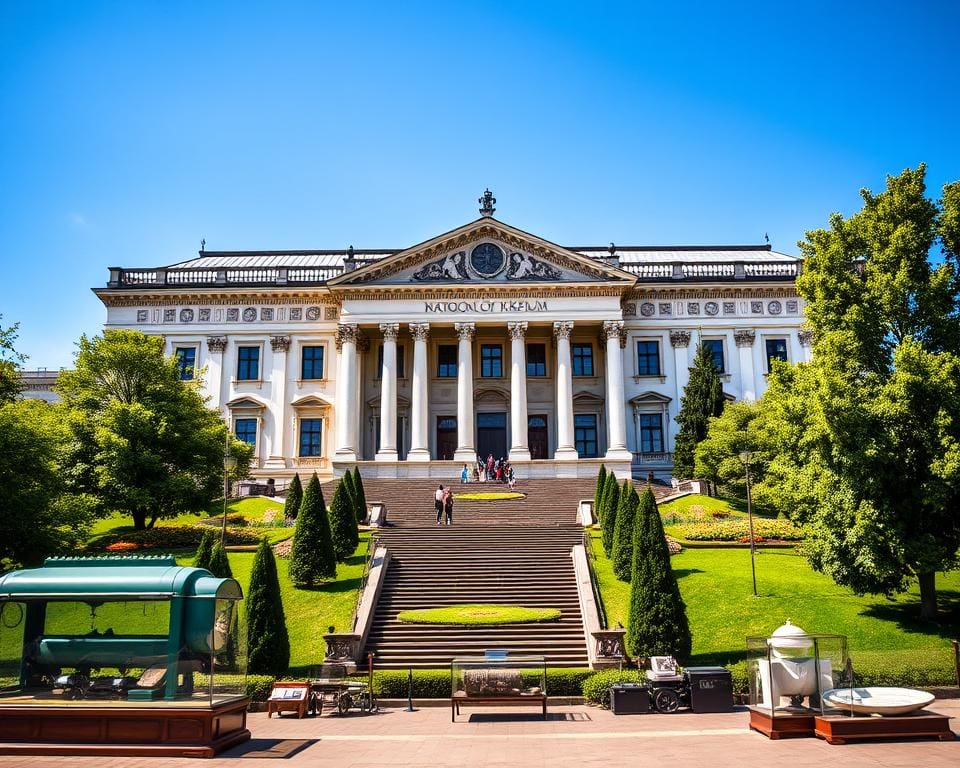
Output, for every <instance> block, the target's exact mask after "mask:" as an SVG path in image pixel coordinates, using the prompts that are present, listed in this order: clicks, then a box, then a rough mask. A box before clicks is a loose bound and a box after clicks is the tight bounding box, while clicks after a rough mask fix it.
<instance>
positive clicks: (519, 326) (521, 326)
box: [507, 323, 527, 339]
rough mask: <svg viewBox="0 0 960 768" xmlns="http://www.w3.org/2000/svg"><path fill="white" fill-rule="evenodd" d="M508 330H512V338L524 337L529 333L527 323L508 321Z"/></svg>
mask: <svg viewBox="0 0 960 768" xmlns="http://www.w3.org/2000/svg"><path fill="white" fill-rule="evenodd" d="M507 330H508V331H509V332H510V338H511V339H522V338H523V337H524V336H526V335H527V324H526V323H507Z"/></svg>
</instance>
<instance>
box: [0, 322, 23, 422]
mask: <svg viewBox="0 0 960 768" xmlns="http://www.w3.org/2000/svg"><path fill="white" fill-rule="evenodd" d="M2 319H3V315H0V320H2ZM19 328H20V323H14V324H13V325H11V326H10V327H9V328H3V327H2V326H0V405H3V404H4V403H11V402H13V401H14V400H15V399H16V397H17V395H19V394H20V393H21V392H22V391H23V383H22V381H21V380H20V366H21V365H23V363H24V361H25V360H26V357H25V356H24V355H23V354H21V353H20V352H18V351H17V349H16V347H15V346H14V344H15V343H16V341H17V331H18V330H19Z"/></svg>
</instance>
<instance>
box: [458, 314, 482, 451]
mask: <svg viewBox="0 0 960 768" xmlns="http://www.w3.org/2000/svg"><path fill="white" fill-rule="evenodd" d="M454 327H455V328H456V330H457V337H458V338H459V339H460V342H459V344H458V346H457V450H456V451H455V452H454V454H453V459H454V461H462V462H464V463H466V464H472V463H473V462H475V461H476V460H477V449H476V448H475V447H474V444H473V336H474V334H475V333H476V326H475V325H474V324H473V323H456V324H455V325H454Z"/></svg>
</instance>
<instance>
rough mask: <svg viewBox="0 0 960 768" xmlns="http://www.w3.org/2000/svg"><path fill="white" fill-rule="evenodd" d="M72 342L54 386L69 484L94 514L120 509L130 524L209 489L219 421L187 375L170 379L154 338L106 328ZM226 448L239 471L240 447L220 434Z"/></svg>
mask: <svg viewBox="0 0 960 768" xmlns="http://www.w3.org/2000/svg"><path fill="white" fill-rule="evenodd" d="M78 346H79V351H78V352H77V357H76V366H75V368H74V370H72V371H64V372H63V373H61V374H60V377H59V380H58V383H57V391H58V392H59V393H60V395H61V396H62V397H63V401H64V405H65V407H66V409H67V414H68V423H69V425H70V429H71V433H72V439H71V440H70V441H69V447H70V451H71V455H70V456H69V461H68V465H69V467H70V471H69V479H70V481H71V484H72V487H73V488H75V489H76V490H78V491H81V492H86V493H89V494H91V495H93V496H95V497H96V498H97V500H98V502H99V511H100V513H101V514H103V515H108V514H111V513H120V514H125V515H130V516H131V517H132V518H133V525H134V528H135V529H137V530H142V529H144V528H148V527H152V526H153V524H154V523H155V522H156V521H157V520H158V519H160V518H163V517H174V516H176V515H179V514H182V513H185V512H193V511H195V510H197V509H202V508H203V507H205V506H207V504H208V503H209V502H210V500H211V499H213V498H215V497H217V496H219V494H220V493H222V490H221V484H222V482H223V451H224V441H225V439H226V438H227V431H226V425H225V424H224V423H223V421H222V420H221V418H220V415H219V413H218V412H217V411H215V410H212V409H210V408H208V407H207V405H206V403H205V401H204V399H203V398H202V397H201V396H200V394H199V391H198V388H197V386H196V382H184V381H181V380H180V375H179V369H178V367H177V364H176V361H175V360H174V359H173V358H167V357H164V354H163V346H164V342H163V339H162V338H160V337H159V336H146V335H144V334H143V333H140V332H138V331H121V330H110V331H106V332H105V333H104V335H103V336H99V337H95V338H93V339H88V338H87V337H86V336H83V337H81V338H80V341H79V345H78ZM229 450H230V452H231V453H232V454H233V455H234V456H235V457H236V458H237V460H238V466H239V467H240V468H241V469H240V470H239V471H241V472H243V473H244V474H246V468H248V467H249V461H250V456H251V453H252V449H251V448H250V446H248V445H246V444H245V443H242V442H240V441H237V440H230V445H229Z"/></svg>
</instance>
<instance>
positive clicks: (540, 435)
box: [527, 416, 547, 459]
mask: <svg viewBox="0 0 960 768" xmlns="http://www.w3.org/2000/svg"><path fill="white" fill-rule="evenodd" d="M527 445H528V446H530V458H531V459H545V458H547V417H546V416H530V417H529V418H528V419H527Z"/></svg>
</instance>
